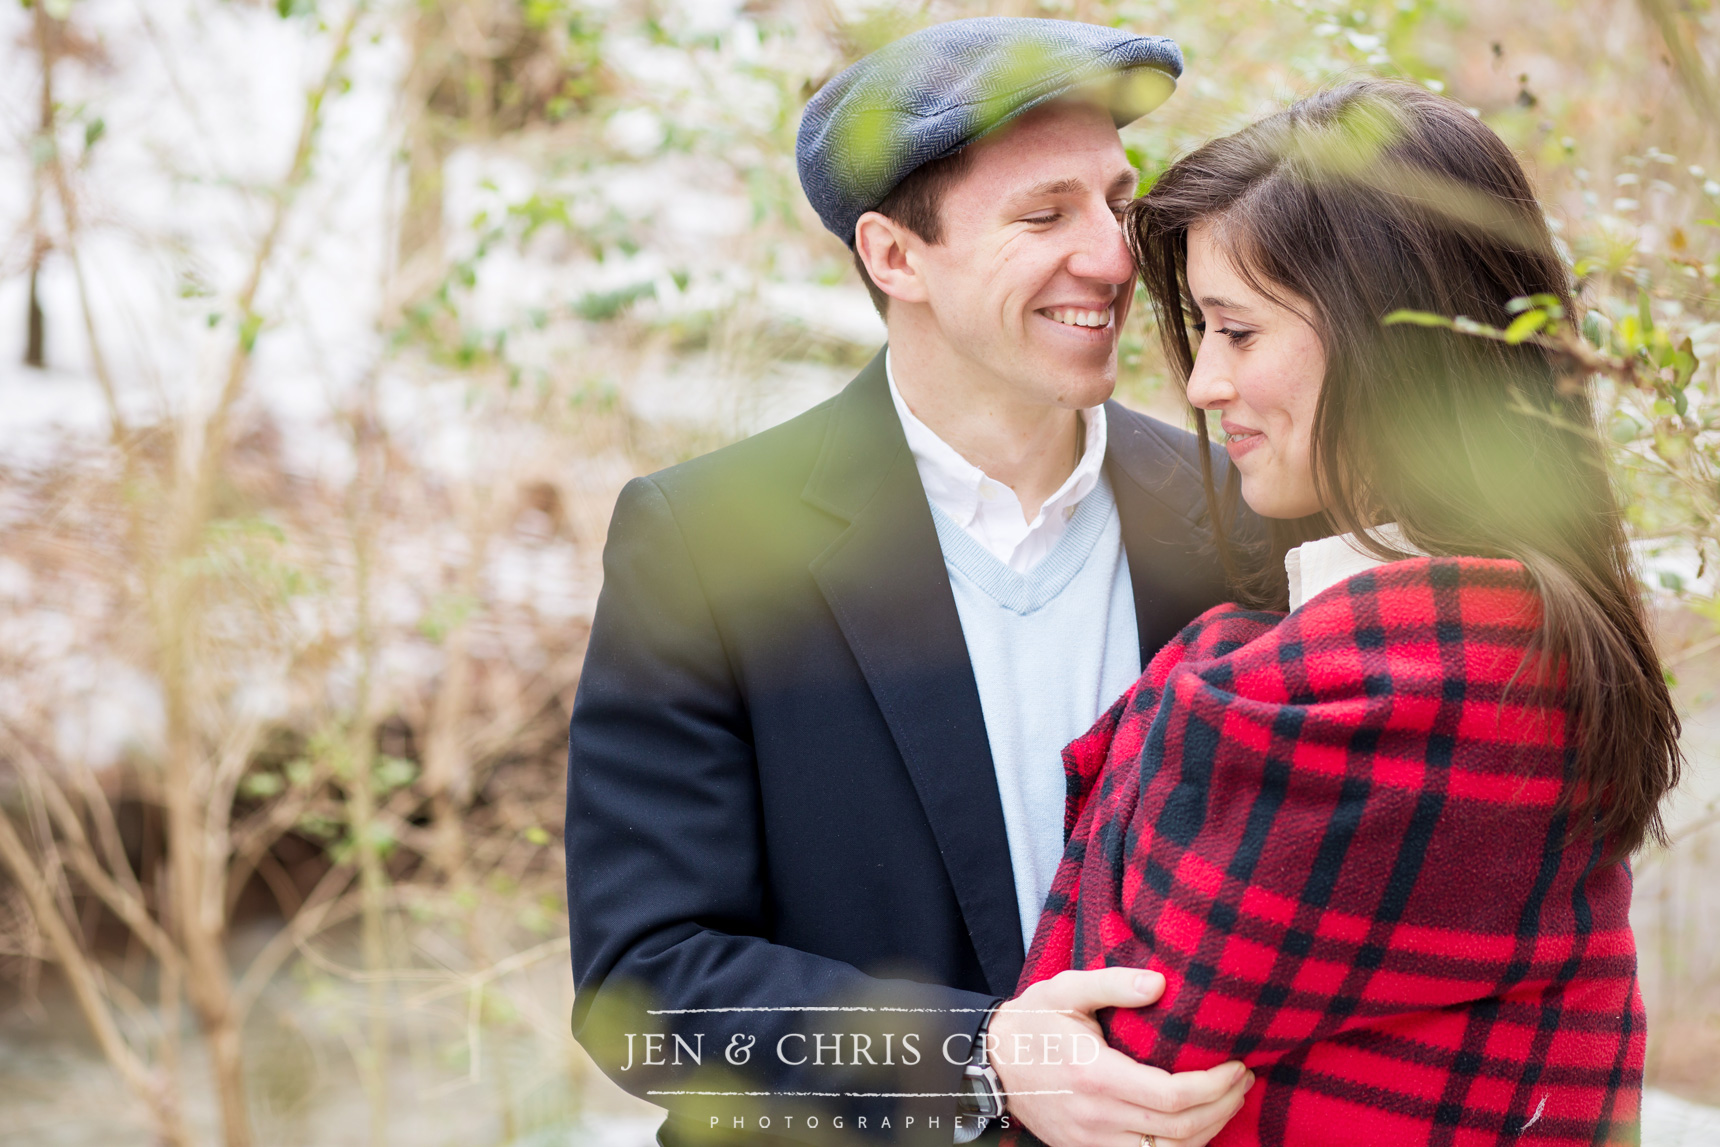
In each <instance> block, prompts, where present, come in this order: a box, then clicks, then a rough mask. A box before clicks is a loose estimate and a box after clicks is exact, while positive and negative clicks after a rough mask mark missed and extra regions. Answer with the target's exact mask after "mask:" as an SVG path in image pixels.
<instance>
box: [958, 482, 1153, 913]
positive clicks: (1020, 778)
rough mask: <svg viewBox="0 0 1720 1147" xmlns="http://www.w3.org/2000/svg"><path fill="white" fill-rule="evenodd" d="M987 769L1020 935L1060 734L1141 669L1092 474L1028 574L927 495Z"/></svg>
mask: <svg viewBox="0 0 1720 1147" xmlns="http://www.w3.org/2000/svg"><path fill="white" fill-rule="evenodd" d="M932 519H933V521H934V522H935V523H936V524H937V529H938V542H939V544H940V545H941V546H942V548H943V554H944V566H945V568H947V569H948V570H949V575H950V588H951V589H952V590H953V591H954V593H955V599H956V612H957V613H958V614H960V616H961V623H962V635H963V636H964V637H965V638H966V639H967V648H968V657H969V659H970V660H971V661H972V663H973V673H974V680H975V681H976V682H977V683H978V685H979V701H980V707H981V709H982V710H983V711H984V714H985V731H986V738H987V740H989V741H990V742H991V759H992V764H993V766H994V768H995V770H996V772H997V791H998V796H999V797H1001V798H1002V801H1003V823H1004V828H1005V829H1006V830H1007V832H1008V834H1009V860H1010V867H1011V869H1012V870H1013V871H1014V875H1015V898H1016V904H1017V907H1018V908H1019V910H1020V913H1021V934H1022V944H1023V947H1026V946H1027V945H1029V944H1031V943H1032V940H1033V930H1034V928H1035V926H1036V925H1037V924H1038V923H1039V911H1040V908H1041V907H1043V906H1044V903H1045V896H1046V893H1048V892H1049V891H1050V890H1051V879H1052V877H1053V876H1055V875H1056V873H1057V862H1058V861H1059V860H1060V859H1061V858H1062V856H1063V803H1064V796H1065V785H1064V780H1063V746H1064V745H1066V744H1068V743H1069V742H1070V741H1072V740H1074V739H1075V738H1076V737H1078V736H1080V735H1081V734H1082V733H1085V732H1086V731H1087V730H1088V729H1089V728H1090V727H1091V726H1092V724H1093V722H1094V721H1096V720H1097V719H1098V718H1099V715H1100V714H1101V713H1103V712H1104V711H1105V710H1106V709H1107V708H1109V707H1110V705H1111V702H1113V701H1115V700H1116V699H1117V698H1118V697H1119V696H1121V695H1122V693H1123V691H1124V690H1126V689H1128V688H1129V686H1131V685H1133V684H1134V683H1135V679H1136V678H1137V677H1139V676H1140V675H1141V652H1140V638H1139V636H1138V633H1137V630H1136V626H1135V597H1134V592H1133V589H1132V588H1131V585H1130V582H1129V561H1128V557H1127V555H1126V554H1125V553H1124V552H1123V536H1122V526H1121V523H1120V521H1119V519H1118V517H1117V503H1116V500H1115V499H1114V498H1113V497H1112V494H1111V486H1110V483H1109V482H1108V481H1107V480H1105V479H1104V478H1101V479H1100V481H1099V484H1098V485H1097V486H1096V487H1094V489H1093V490H1092V492H1091V493H1089V494H1088V495H1087V496H1086V497H1085V498H1083V499H1082V500H1081V502H1080V504H1079V505H1078V506H1077V507H1076V508H1075V515H1074V517H1073V518H1071V519H1070V521H1069V526H1068V528H1067V529H1066V530H1065V531H1064V534H1063V537H1062V538H1061V539H1060V540H1059V541H1058V543H1057V546H1056V548H1054V549H1053V550H1052V551H1051V552H1050V553H1049V554H1047V555H1046V556H1045V558H1044V560H1042V561H1041V562H1040V563H1039V564H1038V565H1036V566H1034V567H1033V569H1032V570H1031V571H1029V572H1028V573H1027V574H1025V575H1024V574H1020V573H1017V572H1016V571H1014V570H1012V569H1010V568H1009V567H1008V566H1007V565H1005V564H1004V563H1003V562H1001V561H999V560H998V559H997V558H995V557H993V556H992V555H991V554H990V553H989V552H987V551H986V549H985V547H983V546H981V545H980V544H979V542H977V541H975V540H974V538H973V537H972V536H971V535H969V534H968V532H967V531H966V530H963V529H962V528H961V527H960V526H959V525H957V524H956V522H955V521H954V519H952V518H951V517H950V516H949V515H948V514H946V513H944V512H943V511H942V510H940V509H938V507H937V506H936V505H933V506H932Z"/></svg>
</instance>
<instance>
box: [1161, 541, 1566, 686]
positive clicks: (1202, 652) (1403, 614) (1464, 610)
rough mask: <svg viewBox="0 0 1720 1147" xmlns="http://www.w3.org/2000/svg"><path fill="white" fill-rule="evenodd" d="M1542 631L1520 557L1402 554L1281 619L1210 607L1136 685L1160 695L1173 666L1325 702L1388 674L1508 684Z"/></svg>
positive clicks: (1216, 680)
mask: <svg viewBox="0 0 1720 1147" xmlns="http://www.w3.org/2000/svg"><path fill="white" fill-rule="evenodd" d="M1540 624H1541V603H1540V598H1539V596H1538V595H1537V594H1536V592H1535V587H1534V584H1533V582H1532V580H1531V579H1530V577H1529V575H1528V573H1527V571H1526V570H1525V569H1524V568H1523V566H1522V565H1521V564H1520V563H1518V562H1515V561H1508V560H1498V559H1491V558H1474V557H1416V558H1407V559H1405V560H1403V561H1397V562H1389V563H1383V564H1381V565H1378V566H1376V567H1374V568H1372V569H1369V570H1366V571H1364V572H1361V573H1358V574H1355V575H1354V576H1352V577H1349V578H1346V579H1345V580H1344V581H1342V582H1339V583H1338V584H1337V585H1334V586H1331V587H1330V588H1328V589H1326V590H1324V591H1322V592H1321V593H1319V594H1317V595H1315V596H1314V597H1313V598H1311V599H1309V600H1308V601H1307V602H1305V603H1304V604H1303V605H1302V606H1301V607H1299V608H1298V609H1296V610H1294V611H1292V612H1291V613H1289V614H1288V615H1286V614H1281V613H1274V612H1268V611H1262V610H1254V609H1247V608H1245V607H1242V606H1238V605H1234V604H1229V605H1221V606H1216V607H1214V608H1213V609H1210V610H1208V611H1207V612H1206V613H1204V614H1202V615H1201V616H1200V617H1198V618H1196V619H1195V620H1194V621H1193V622H1191V623H1190V624H1189V626H1188V627H1187V628H1186V629H1184V630H1183V631H1182V633H1180V634H1179V635H1178V636H1177V638H1176V639H1175V640H1174V641H1173V642H1172V643H1171V644H1170V645H1168V646H1166V647H1165V648H1164V649H1163V650H1161V651H1160V653H1159V655H1158V656H1157V657H1155V658H1154V659H1153V662H1152V664H1151V665H1150V666H1149V668H1148V672H1147V673H1146V674H1145V675H1144V676H1143V679H1142V686H1144V687H1146V688H1147V689H1148V690H1150V692H1151V693H1152V694H1157V693H1160V692H1162V691H1163V690H1164V689H1165V687H1166V686H1167V684H1168V683H1169V681H1170V678H1171V677H1172V676H1173V675H1174V674H1176V673H1177V672H1179V671H1181V672H1186V673H1194V674H1197V675H1198V676H1200V677H1201V678H1202V679H1203V681H1204V682H1205V683H1206V685H1207V686H1208V687H1210V688H1215V689H1219V690H1222V691H1226V692H1236V693H1238V694H1240V695H1242V696H1244V697H1250V696H1256V695H1258V696H1259V698H1260V699H1263V700H1273V701H1278V700H1283V699H1286V698H1287V697H1288V696H1291V695H1303V696H1306V697H1308V699H1309V700H1315V699H1324V700H1333V699H1343V698H1346V697H1350V696H1359V695H1366V694H1370V693H1372V692H1374V691H1376V690H1377V689H1378V686H1379V682H1380V681H1381V680H1382V679H1390V678H1393V677H1396V678H1397V679H1398V680H1399V682H1400V683H1407V681H1408V680H1409V679H1410V677H1412V676H1413V677H1415V678H1417V679H1421V678H1427V677H1430V676H1439V675H1441V674H1456V675H1464V674H1480V675H1482V676H1484V677H1487V678H1489V679H1491V678H1493V677H1496V676H1500V677H1503V678H1509V677H1511V676H1512V675H1514V674H1516V673H1517V672H1518V671H1519V670H1520V668H1521V667H1522V664H1523V657H1524V656H1525V655H1526V654H1527V653H1528V652H1529V650H1530V649H1531V648H1532V645H1533V642H1534V639H1535V636H1536V635H1537V633H1538V632H1539V630H1540Z"/></svg>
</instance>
